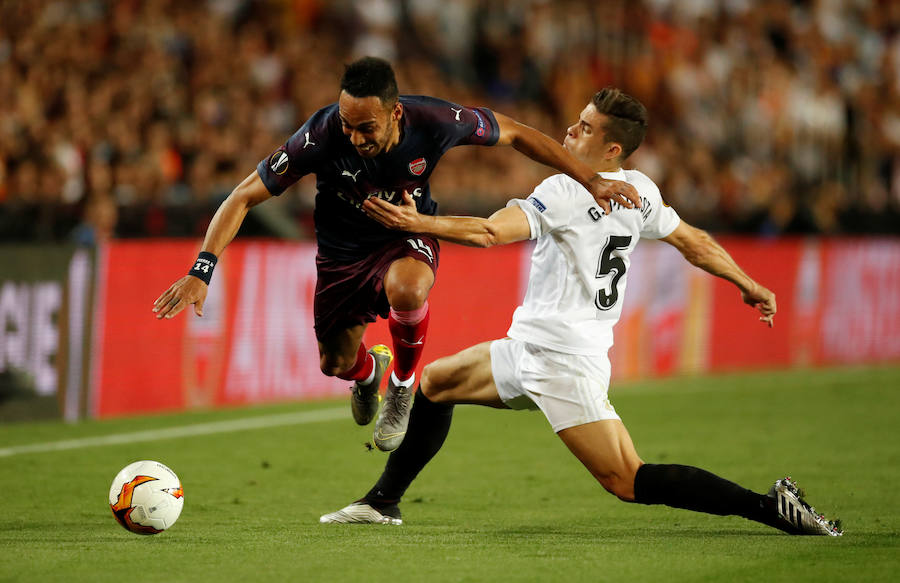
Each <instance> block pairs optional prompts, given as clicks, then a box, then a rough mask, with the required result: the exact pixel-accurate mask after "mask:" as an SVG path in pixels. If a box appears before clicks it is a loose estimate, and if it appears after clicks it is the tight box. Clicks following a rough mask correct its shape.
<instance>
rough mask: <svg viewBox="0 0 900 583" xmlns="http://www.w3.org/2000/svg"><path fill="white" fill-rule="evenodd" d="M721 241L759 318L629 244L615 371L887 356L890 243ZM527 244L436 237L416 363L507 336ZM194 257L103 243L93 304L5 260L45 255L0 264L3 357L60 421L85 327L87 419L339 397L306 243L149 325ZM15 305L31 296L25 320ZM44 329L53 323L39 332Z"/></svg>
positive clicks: (701, 278) (660, 250)
mask: <svg viewBox="0 0 900 583" xmlns="http://www.w3.org/2000/svg"><path fill="white" fill-rule="evenodd" d="M722 242H723V244H724V245H725V247H726V248H727V249H728V250H729V251H730V252H731V253H732V254H733V255H734V256H735V258H736V259H737V260H738V262H739V263H741V264H742V265H743V266H744V267H745V268H746V270H747V271H748V272H749V273H750V274H751V275H753V276H754V277H756V278H757V279H759V280H760V281H761V282H763V283H764V284H765V285H767V286H768V287H770V288H771V289H773V290H774V291H775V292H776V294H777V295H778V315H777V316H776V318H775V322H776V325H775V328H774V329H768V328H767V327H765V326H763V325H761V324H760V323H759V322H758V321H757V317H756V315H755V313H754V311H753V310H752V309H751V308H749V307H747V306H745V305H744V304H743V303H742V302H741V300H740V295H739V293H738V292H737V291H736V290H735V288H734V287H733V286H731V285H730V284H728V283H726V282H723V281H720V280H718V279H716V278H714V277H712V276H709V275H707V274H705V273H703V272H701V271H700V270H698V269H695V268H693V267H691V266H690V265H689V264H687V263H686V262H685V261H683V260H682V259H681V258H680V256H679V255H678V253H677V252H676V251H675V250H674V249H672V248H671V247H669V246H668V245H665V244H662V243H652V242H651V243H644V244H642V245H640V246H638V249H637V251H636V252H635V255H634V256H633V257H632V262H631V267H630V269H629V273H628V278H629V279H628V289H627V292H626V298H625V305H624V310H623V313H622V319H621V321H620V323H619V325H618V327H617V329H616V337H615V338H616V345H615V346H614V347H613V350H612V352H611V354H610V358H611V360H612V363H613V376H614V378H615V379H617V380H624V379H639V378H645V377H650V376H664V375H671V374H697V373H705V372H718V371H729V370H754V369H763V368H774V367H778V368H783V367H790V366H823V365H824V366H830V365H834V364H849V363H870V362H885V361H897V360H900V241H897V240H868V239H867V240H859V241H854V240H823V239H792V240H770V241H760V240H750V239H737V238H735V239H723V240H722ZM530 249H531V247H530V245H529V244H522V245H513V246H508V247H500V248H494V249H488V250H482V249H469V248H465V247H460V246H456V245H450V244H445V245H444V246H443V249H442V254H441V266H440V270H439V271H438V278H437V282H436V285H435V287H434V290H433V291H432V295H431V298H430V300H429V301H430V303H431V306H432V316H431V324H430V329H429V333H428V341H427V344H426V348H425V352H424V355H423V362H428V361H430V360H433V359H435V358H437V357H440V356H444V355H447V354H451V353H453V352H456V351H458V350H460V349H461V348H464V347H466V346H469V345H471V344H475V343H478V342H482V341H484V340H489V339H492V338H499V337H502V336H503V335H504V334H505V333H506V329H507V327H508V324H509V321H510V318H511V315H512V312H513V310H514V309H515V307H516V305H517V303H518V302H519V301H520V299H521V297H522V296H523V293H524V282H525V280H526V279H527V273H528V259H529V253H530ZM196 251H197V243H196V242H195V241H117V242H114V243H112V244H110V245H108V246H107V247H106V248H105V250H104V251H103V252H102V253H100V254H99V256H98V267H97V269H96V278H97V289H98V297H97V301H96V302H95V303H94V304H92V303H91V302H90V301H88V300H87V299H86V298H87V297H88V296H90V293H89V291H84V288H83V286H82V287H77V288H72V287H71V285H70V284H66V283H65V282H67V281H71V280H72V278H73V275H72V274H73V273H76V274H77V273H80V274H81V275H79V276H77V277H80V278H82V279H83V278H84V274H85V273H88V274H89V273H91V271H90V266H91V263H90V261H88V263H87V264H85V267H84V268H77V267H73V266H74V265H81V264H82V263H83V260H76V257H78V254H77V253H76V252H74V251H72V250H69V251H65V252H63V251H55V252H53V253H61V255H60V256H59V258H58V259H55V260H54V261H55V262H56V263H53V261H50V260H40V259H35V258H32V259H28V258H27V257H25V256H21V257H23V258H22V259H16V260H15V262H13V263H11V264H14V265H17V266H18V265H19V264H20V263H21V264H23V265H24V264H27V263H35V264H42V265H43V266H44V267H46V268H47V269H50V268H49V267H47V266H49V265H51V264H52V265H53V267H52V269H50V271H49V272H47V275H43V273H44V272H34V274H33V275H28V276H27V277H26V276H21V277H20V276H14V275H12V271H11V270H10V269H7V266H6V261H5V256H4V272H3V274H4V282H5V283H4V285H5V286H6V287H5V288H3V289H4V290H6V291H4V294H5V295H3V296H2V298H3V299H2V302H3V304H2V310H3V312H2V313H3V318H4V335H3V344H0V355H2V358H3V360H2V363H3V366H5V367H6V370H9V369H10V368H11V365H15V367H17V368H18V369H22V368H23V366H24V367H25V368H24V370H29V371H32V372H31V373H30V374H35V373H37V376H35V377H34V378H35V379H38V378H39V379H41V380H40V381H39V382H40V383H43V384H40V385H38V384H35V385H34V386H35V388H34V391H33V392H34V394H35V395H56V396H57V397H59V398H61V399H62V401H61V402H63V403H64V404H65V403H70V401H71V406H69V407H68V408H67V409H66V411H68V414H69V415H70V416H77V414H78V413H79V412H80V411H81V410H82V409H83V408H84V407H83V403H84V398H83V397H81V396H80V393H74V392H73V393H71V394H72V395H76V394H78V395H79V396H78V397H77V398H75V397H72V398H71V399H70V398H69V394H70V393H68V391H67V390H65V387H68V386H70V385H71V386H76V385H77V384H78V383H74V379H75V377H76V376H78V374H76V371H78V370H81V374H83V375H86V372H85V371H86V366H85V367H81V369H74V368H72V367H69V366H67V364H66V363H67V362H71V361H72V359H73V358H80V357H79V354H80V355H81V357H84V356H86V354H85V352H86V351H84V350H83V347H84V343H83V342H82V343H81V344H78V346H79V347H80V348H77V349H76V348H73V344H72V341H71V339H73V338H75V336H76V331H80V332H78V334H81V335H82V336H84V337H86V335H87V334H88V332H89V331H90V330H93V337H92V341H91V350H90V351H89V355H90V364H91V367H92V375H91V376H90V379H91V382H90V387H91V390H92V392H91V395H92V398H91V400H90V406H89V407H88V411H89V414H91V415H94V416H100V417H105V416H115V415H125V414H134V413H144V412H154V411H167V410H181V409H189V408H193V407H219V406H231V405H241V404H248V403H263V402H272V401H281V400H297V399H320V398H330V397H343V396H345V395H346V394H347V387H348V386H349V383H347V382H346V381H341V380H337V379H332V378H328V377H325V376H324V375H322V374H321V373H320V372H319V367H318V352H317V345H316V340H315V337H314V333H313V316H312V305H313V295H314V291H315V279H316V278H315V263H314V258H315V246H314V245H313V244H310V243H280V242H271V241H236V242H234V243H232V245H230V246H229V248H228V251H227V252H226V253H225V254H224V256H223V258H222V260H221V261H220V262H219V265H218V267H217V268H216V275H215V277H214V278H213V283H212V286H211V288H210V293H209V296H208V298H207V301H206V305H205V306H204V316H203V317H202V318H198V317H196V316H195V315H194V314H193V313H191V311H187V312H185V313H183V314H180V315H179V316H178V317H176V318H173V319H171V320H163V321H159V320H157V319H156V318H155V317H154V315H153V314H152V313H151V311H150V308H151V307H152V304H153V301H154V300H155V299H156V297H157V296H158V295H159V294H160V293H161V292H162V291H163V290H164V289H165V288H166V287H167V286H168V285H169V284H171V283H172V281H173V279H174V277H176V276H177V274H178V273H180V272H183V271H184V270H185V266H187V265H189V264H190V262H191V260H192V259H193V258H194V257H195V256H196ZM47 257H50V255H48V256H47ZM54 257H55V255H54ZM44 267H42V269H43V268H44ZM17 278H18V279H17ZM51 281H55V282H56V283H55V284H54V285H53V286H50V287H47V285H48V282H51ZM8 282H12V283H8ZM41 282H44V283H41ZM17 286H18V287H17ZM23 286H24V287H23ZM54 286H55V287H54ZM78 289H81V290H82V291H80V292H79V291H73V290H78ZM22 290H26V291H22ZM54 290H55V291H54ZM85 294H87V295H85ZM23 297H27V298H30V299H28V300H27V301H28V302H29V306H30V307H29V308H28V310H29V312H28V313H29V314H30V315H29V316H28V317H27V320H28V321H27V322H26V321H25V320H23V319H22V318H23V316H22V315H21V313H22V309H21V307H19V304H20V303H21V302H23V301H26V300H22V299H21V298H23ZM72 305H80V306H82V309H81V310H80V311H78V310H76V311H77V312H78V313H80V314H81V316H78V317H76V316H73V315H72V309H71V307H70V306H72ZM92 305H95V306H96V309H94V310H91V309H90V308H91V306H92ZM72 318H75V319H74V320H72ZM91 318H93V320H94V324H93V326H91V325H90V321H91ZM60 322H62V323H60ZM48 327H49V328H48ZM44 328H48V329H53V330H55V332H53V334H51V335H50V336H47V335H46V334H44V335H42V336H39V333H38V331H39V330H41V329H44ZM23 330H24V332H22V331H23ZM23 334H24V336H23ZM26 337H27V339H24V338H26ZM389 338H390V337H389V334H388V331H387V326H386V323H385V322H384V321H379V322H378V323H376V324H374V325H372V326H371V327H370V328H369V330H368V332H367V333H366V338H365V340H366V343H367V344H368V345H369V346H371V345H373V344H376V343H379V342H383V343H388V344H389V343H390V342H389ZM22 347H26V348H22ZM23 350H24V352H23ZM79 350H81V352H80V353H79V352H78V351H79ZM23 355H24V356H23ZM60 355H62V356H60ZM29 363H30V364H29ZM54 367H55V368H54ZM420 368H421V367H420ZM85 378H87V377H86V376H85ZM48 379H52V380H48ZM82 384H84V383H82ZM38 386H39V387H40V388H38ZM59 387H63V389H62V390H61V391H60V392H59V393H57V389H58V388H59ZM41 391H43V392H41ZM79 403H80V404H81V405H79ZM79 406H80V407H81V408H79Z"/></svg>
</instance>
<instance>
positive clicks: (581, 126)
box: [563, 103, 611, 165]
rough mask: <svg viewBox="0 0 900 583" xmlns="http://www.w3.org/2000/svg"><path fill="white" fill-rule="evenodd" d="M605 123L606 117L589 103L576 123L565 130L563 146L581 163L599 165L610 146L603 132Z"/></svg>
mask: <svg viewBox="0 0 900 583" xmlns="http://www.w3.org/2000/svg"><path fill="white" fill-rule="evenodd" d="M606 121H607V120H606V116H605V115H604V114H602V113H600V112H599V111H597V108H596V107H594V104H593V103H589V104H588V106H587V107H585V108H584V110H582V112H581V115H579V116H578V121H577V122H575V123H574V124H572V125H571V126H569V129H567V130H566V138H565V140H563V146H564V147H565V148H566V149H567V150H568V151H569V153H571V154H572V155H573V156H575V157H576V158H578V159H579V160H581V161H582V162H585V163H587V164H591V165H597V164H599V163H601V162H602V161H603V160H604V157H605V156H604V155H605V154H606V153H607V152H609V149H610V145H611V144H610V143H608V142H607V141H606V136H605V132H604V131H603V127H604V126H605V125H606Z"/></svg>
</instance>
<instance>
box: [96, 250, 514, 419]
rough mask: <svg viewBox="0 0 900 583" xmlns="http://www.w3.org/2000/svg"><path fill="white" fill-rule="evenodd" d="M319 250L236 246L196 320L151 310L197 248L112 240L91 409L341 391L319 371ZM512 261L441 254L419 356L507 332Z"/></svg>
mask: <svg viewBox="0 0 900 583" xmlns="http://www.w3.org/2000/svg"><path fill="white" fill-rule="evenodd" d="M454 251H455V250H454ZM315 253H316V249H315V245H312V244H289V243H278V242H244V241H241V242H235V243H233V244H232V245H230V246H229V248H228V251H227V253H226V254H224V255H223V258H222V260H221V261H220V262H219V264H218V266H217V267H216V274H215V277H214V278H213V280H212V284H211V286H210V290H209V295H208V297H207V300H206V303H205V305H204V308H203V314H204V315H203V317H202V318H201V317H197V316H196V315H195V314H193V313H192V312H193V311H192V310H188V311H185V312H184V313H182V314H180V315H178V316H177V317H175V318H173V319H171V320H157V319H156V318H155V317H153V314H152V313H151V312H150V308H151V306H152V303H153V301H154V300H155V299H156V297H157V296H158V295H159V294H160V293H161V292H162V291H163V290H165V289H166V287H167V286H168V285H169V284H170V283H171V282H172V280H173V274H178V273H179V272H180V271H182V270H184V266H185V265H189V264H190V261H191V259H193V257H194V256H195V255H196V244H195V243H193V242H190V243H187V242H144V241H141V242H117V243H114V244H112V245H111V246H109V248H108V249H107V253H105V254H104V267H105V269H103V273H104V274H105V277H104V282H103V284H102V286H101V299H100V302H99V303H100V304H101V305H102V312H103V315H102V321H101V323H100V325H99V326H98V328H97V329H98V334H97V338H96V339H95V352H94V353H95V356H96V359H97V366H98V371H99V373H98V374H97V376H96V384H95V394H94V400H93V403H94V405H93V413H94V414H95V415H97V416H100V417H104V416H111V415H123V414H130V413H138V412H147V411H166V410H179V409H183V408H191V407H210V406H223V405H239V404H247V403H262V402H272V401H281V400H291V399H318V398H326V397H335V396H346V395H347V394H348V390H347V389H348V387H349V384H350V383H348V382H347V381H343V380H340V379H334V378H328V377H326V376H324V375H323V374H322V373H321V372H320V370H319V364H318V362H319V359H318V348H317V343H316V339H315V334H314V332H313V312H312V306H313V297H314V293H315V284H316V272H315ZM149 257H152V258H153V261H148V260H147V258H149ZM520 258H521V251H520V250H519V249H518V248H508V249H496V250H489V251H487V252H486V254H485V255H481V254H479V255H471V254H468V253H454V252H452V251H451V252H450V253H448V254H447V256H444V257H442V258H441V269H440V271H439V282H440V283H439V285H437V286H435V291H434V293H433V294H432V296H431V300H430V301H431V305H432V306H433V308H434V309H433V316H432V320H431V327H432V330H433V331H434V332H433V333H431V334H430V338H429V342H428V345H427V348H426V351H425V355H424V359H423V360H424V362H427V361H428V360H429V359H433V358H436V357H438V356H440V355H443V354H448V353H450V352H452V351H456V350H459V349H460V348H463V347H464V346H466V345H467V343H468V342H469V340H470V339H472V338H490V337H495V336H502V335H503V333H504V332H505V330H506V325H507V323H508V320H509V317H510V315H511V314H512V310H513V308H514V307H515V304H516V301H517V298H518V297H519V293H520V292H519V286H520V281H519V275H520V269H519V261H520ZM486 260H487V261H486ZM132 266H140V268H136V267H134V268H133V267H132ZM466 282H468V284H466ZM488 282H490V283H488ZM389 339H390V336H389V334H388V331H387V327H386V325H385V324H384V323H383V322H379V323H378V324H376V325H373V326H372V327H371V328H370V330H369V331H368V333H367V335H366V342H367V343H368V344H369V345H370V346H371V345H373V344H377V343H379V342H383V343H388V344H390V340H389Z"/></svg>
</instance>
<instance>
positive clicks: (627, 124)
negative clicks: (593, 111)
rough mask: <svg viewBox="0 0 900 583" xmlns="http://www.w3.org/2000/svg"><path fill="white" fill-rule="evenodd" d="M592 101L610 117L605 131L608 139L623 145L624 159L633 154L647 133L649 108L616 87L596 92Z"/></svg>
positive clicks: (598, 109) (599, 110) (601, 111)
mask: <svg viewBox="0 0 900 583" xmlns="http://www.w3.org/2000/svg"><path fill="white" fill-rule="evenodd" d="M591 103H593V104H594V107H596V108H597V111H598V112H599V113H602V114H605V115H606V116H607V117H609V121H608V122H607V123H606V125H605V127H604V128H603V131H604V133H605V135H606V141H608V142H616V143H617V144H620V145H621V146H622V159H623V160H624V159H625V158H627V157H628V156H631V154H632V152H634V151H635V150H637V149H638V146H640V145H641V142H643V141H644V136H645V135H647V120H648V115H647V108H646V107H644V104H643V103H641V102H640V101H638V100H637V99H635V98H634V97H632V96H631V95H628V94H627V93H625V92H623V91H620V90H618V89H616V88H614V87H605V88H603V89H601V90H600V91H598V92H597V93H595V94H594V97H593V99H591Z"/></svg>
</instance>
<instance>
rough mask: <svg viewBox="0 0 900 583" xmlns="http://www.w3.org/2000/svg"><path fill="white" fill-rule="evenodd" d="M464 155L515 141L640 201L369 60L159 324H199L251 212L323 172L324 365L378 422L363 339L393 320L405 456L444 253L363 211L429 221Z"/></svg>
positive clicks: (395, 407)
mask: <svg viewBox="0 0 900 583" xmlns="http://www.w3.org/2000/svg"><path fill="white" fill-rule="evenodd" d="M460 145H482V146H494V145H511V146H513V147H514V148H515V149H517V150H519V151H520V152H522V153H523V154H525V155H526V156H528V157H529V158H532V159H533V160H535V161H538V162H541V163H543V164H546V165H548V166H552V167H554V168H556V169H557V170H559V171H560V172H563V173H565V174H567V175H569V176H571V177H572V178H573V179H575V180H576V181H577V182H578V183H580V184H582V185H583V186H585V187H586V188H587V189H588V190H589V192H590V193H591V195H592V196H593V197H594V198H595V199H596V201H597V203H598V205H599V206H600V207H601V208H603V209H604V211H606V212H607V213H608V212H610V211H611V206H610V202H616V203H619V204H621V205H622V206H624V207H626V208H633V207H634V206H640V204H641V203H640V199H639V198H638V195H637V191H636V190H635V189H634V188H633V187H632V186H631V185H629V184H627V183H625V182H621V181H616V180H608V179H605V178H603V177H601V176H600V175H599V174H597V173H596V172H595V171H594V170H593V169H592V168H591V167H590V166H589V165H587V164H585V163H584V162H582V161H580V160H578V159H577V158H575V157H574V156H572V155H571V154H569V153H568V152H567V151H566V150H565V148H563V147H562V145H561V144H559V142H557V141H556V140H553V139H552V138H550V137H549V136H547V135H545V134H543V133H541V132H539V131H537V130H535V129H533V128H530V127H528V126H525V125H523V124H520V123H518V122H516V121H515V120H513V119H511V118H509V117H506V116H503V115H501V114H499V113H496V112H492V111H491V110H489V109H486V108H482V107H464V106H461V105H457V104H455V103H451V102H448V101H444V100H441V99H436V98H433V97H425V96H407V95H403V96H401V95H399V92H398V88H397V82H396V79H395V77H394V71H393V69H392V67H391V65H390V64H389V63H388V62H386V61H384V60H382V59H378V58H373V57H365V58H362V59H360V60H358V61H356V62H354V63H352V64H350V65H348V66H347V67H346V70H345V72H344V75H343V77H342V79H341V92H340V96H339V100H338V102H337V103H333V104H331V105H328V106H326V107H324V108H322V109H320V110H319V111H317V112H316V113H314V114H313V115H312V117H310V118H309V119H308V120H307V121H306V123H304V124H303V125H302V126H301V127H300V129H299V130H297V132H296V133H294V135H293V136H291V137H290V138H289V139H288V141H287V142H286V143H285V144H284V145H282V146H281V147H280V148H278V149H277V150H275V152H273V153H272V154H271V155H269V156H267V157H266V158H265V159H264V160H262V161H261V162H260V163H259V165H258V166H257V167H256V170H255V171H254V172H252V173H251V174H250V175H249V176H248V177H247V178H245V179H244V180H243V182H241V183H240V184H239V185H238V186H237V187H236V188H235V189H234V191H232V193H231V194H230V195H229V196H228V198H227V199H226V200H225V201H224V202H223V203H222V205H221V206H220V207H219V209H218V211H217V212H216V214H215V216H214V217H213V219H212V221H211V223H210V225H209V228H208V230H207V232H206V237H205V239H204V242H203V247H202V250H201V252H200V255H199V256H198V258H197V260H196V261H195V263H194V264H193V267H192V268H191V270H190V271H189V273H188V275H186V276H184V277H182V278H181V279H179V280H178V281H176V282H175V283H174V284H172V285H171V286H170V287H169V289H168V290H166V291H165V292H163V294H162V295H161V296H160V297H159V298H158V299H157V300H156V302H155V303H154V306H153V311H154V312H155V313H156V317H157V318H172V317H174V316H175V315H176V314H178V313H179V312H181V311H182V310H183V309H184V308H186V307H187V306H189V305H192V304H193V305H194V311H195V312H196V313H197V315H198V316H200V315H202V314H203V302H204V300H205V298H206V293H207V289H208V284H209V281H210V278H211V276H212V271H213V268H214V267H215V264H216V262H217V261H218V256H219V255H221V253H222V251H223V250H224V249H225V246H226V245H227V244H228V243H229V242H230V241H231V240H232V239H233V238H234V236H235V235H236V234H237V232H238V229H239V228H240V226H241V223H242V222H243V220H244V217H245V216H246V215H247V212H248V211H249V210H250V208H251V207H253V206H255V205H257V204H260V203H262V202H264V201H266V200H268V199H269V198H271V197H272V196H278V195H280V194H281V193H282V192H284V191H285V190H286V189H287V188H288V187H289V186H291V185H292V184H294V182H296V181H297V180H298V179H300V178H301V177H303V176H305V175H306V174H310V173H314V174H315V175H316V179H317V182H316V187H317V194H316V208H315V213H314V218H315V226H316V240H317V243H318V253H317V256H316V267H317V283H316V295H315V300H314V317H315V331H316V338H317V340H318V345H319V356H320V362H319V365H320V367H321V369H322V372H323V373H324V374H326V375H329V376H337V377H338V378H341V379H346V380H352V381H355V383H354V386H353V387H352V395H351V409H352V411H353V416H354V419H355V420H356V422H357V423H359V424H360V425H366V424H368V423H369V422H370V421H371V420H372V418H373V417H374V416H375V413H376V412H377V410H378V391H379V386H380V383H381V379H382V376H383V375H384V371H385V369H386V368H387V366H388V365H389V364H390V361H391V358H392V355H391V351H390V350H389V349H388V348H387V347H386V346H383V345H378V346H375V347H372V349H370V350H366V346H365V345H364V344H363V342H362V338H363V334H364V332H365V330H366V327H367V326H368V324H369V323H371V322H374V321H375V319H376V318H377V317H378V316H381V317H383V318H388V327H389V330H390V333H391V338H392V342H393V348H394V356H395V358H396V361H395V363H394V371H393V373H392V375H391V377H390V380H389V382H388V389H387V393H386V396H385V403H384V407H383V408H382V412H381V415H380V416H379V418H378V420H377V421H376V423H375V431H374V442H375V445H376V446H377V447H378V448H379V449H381V450H384V451H391V450H393V449H395V448H396V447H397V446H398V445H399V444H400V442H401V441H402V440H403V436H404V435H405V432H406V424H407V420H408V417H409V410H410V401H411V396H412V393H413V391H414V390H415V375H414V372H413V371H414V370H415V367H416V365H417V364H418V361H419V358H420V356H421V353H422V349H423V346H424V341H425V333H426V331H427V328H428V294H429V292H430V290H431V287H432V285H433V284H434V277H435V270H436V269H437V266H438V261H439V246H438V242H437V240H436V239H435V238H433V237H430V236H425V235H418V234H411V233H405V232H397V231H393V230H390V229H388V228H386V227H384V226H382V225H381V224H379V223H378V222H377V221H375V220H373V219H371V218H369V217H367V216H366V214H365V213H364V212H363V211H362V204H363V202H365V201H366V200H367V199H369V198H371V197H377V198H379V199H384V200H386V201H389V202H393V203H400V202H401V201H402V195H403V192H404V191H407V192H409V193H410V194H411V195H412V197H413V199H414V200H415V204H416V208H417V210H418V212H419V213H422V214H425V215H434V214H436V213H437V203H435V201H434V200H432V199H431V193H430V190H429V186H428V178H429V176H431V173H432V172H433V171H434V168H435V166H436V165H437V162H438V160H440V158H441V156H442V155H443V154H444V152H446V151H447V150H449V149H450V148H452V147H454V146H460Z"/></svg>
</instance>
